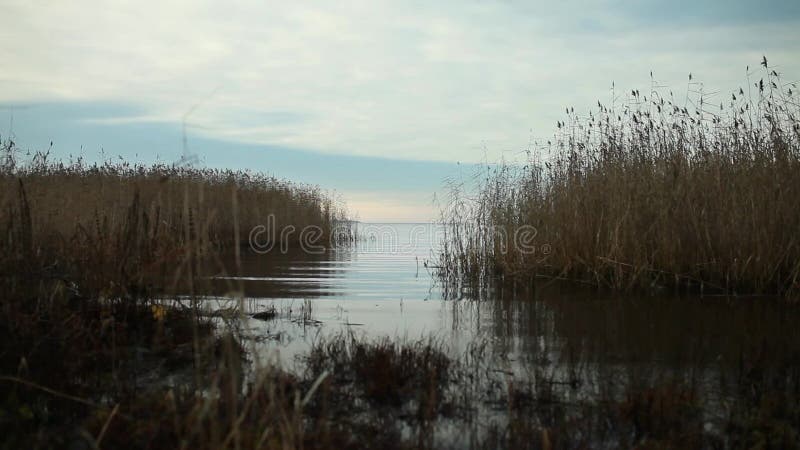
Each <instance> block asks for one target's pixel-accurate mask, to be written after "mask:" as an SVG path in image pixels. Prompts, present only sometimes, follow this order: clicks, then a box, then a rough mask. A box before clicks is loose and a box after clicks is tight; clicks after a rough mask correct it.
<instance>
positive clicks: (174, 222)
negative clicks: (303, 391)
mask: <svg viewBox="0 0 800 450" xmlns="http://www.w3.org/2000/svg"><path fill="white" fill-rule="evenodd" d="M19 153H20V152H19V151H18V149H17V148H16V147H15V145H14V143H13V142H11V141H5V142H4V143H3V146H2V153H0V187H2V188H1V189H0V232H1V233H2V234H0V430H2V431H0V435H2V436H3V439H0V448H20V447H25V448H66V447H72V448H99V447H106V448H108V447H118V446H120V445H126V446H128V445H130V446H133V447H137V446H138V447H142V448H149V447H152V445H156V443H153V442H152V441H149V439H150V437H149V436H155V437H156V439H157V440H160V441H161V443H159V444H158V445H161V446H163V448H177V447H180V446H181V445H188V444H186V443H195V444H196V445H192V447H193V448H197V447H199V448H225V447H231V448H233V447H237V448H238V446H239V443H240V440H241V439H243V437H242V433H244V431H242V430H241V429H240V428H238V426H239V423H238V422H236V421H237V420H239V417H238V416H235V417H231V416H230V411H231V408H234V409H235V408H238V407H240V406H241V405H242V404H243V403H239V402H244V400H243V397H242V396H241V387H242V386H243V385H244V382H243V381H241V379H242V376H243V375H242V374H243V369H242V367H243V350H242V347H241V345H240V343H239V342H240V339H238V338H237V336H235V335H234V334H232V333H234V332H235V331H236V330H235V327H231V329H230V330H229V329H227V328H224V329H216V331H215V328H218V327H217V326H216V325H215V323H214V321H213V320H212V318H209V317H204V316H202V315H201V314H200V311H201V308H200V305H199V303H200V302H199V294H202V292H203V289H204V288H205V287H204V286H205V285H206V284H208V283H209V281H208V279H209V277H210V276H211V275H214V274H219V273H223V274H224V273H228V272H230V273H236V271H237V270H238V268H237V267H236V265H235V264H233V265H231V264H227V265H226V264H224V263H222V261H223V258H221V255H222V254H223V253H227V252H232V253H236V254H237V255H238V254H239V252H240V249H239V248H240V246H241V245H242V244H245V243H247V239H248V233H249V231H250V229H251V228H252V227H253V226H256V225H270V226H274V227H276V228H281V227H289V226H294V227H295V229H296V230H298V232H299V230H301V229H302V228H303V227H306V226H316V227H318V229H319V230H321V233H322V235H321V236H318V237H319V238H320V243H321V244H325V243H326V242H327V241H326V239H327V237H328V236H330V233H331V229H332V227H333V224H334V223H335V221H336V220H337V219H338V218H340V217H341V216H342V215H343V212H342V210H341V208H340V207H338V206H337V205H336V204H335V202H334V201H333V200H331V199H330V198H329V197H327V196H326V195H323V194H322V193H321V192H320V191H319V189H317V188H316V187H313V186H303V185H297V184H292V183H288V182H284V181H281V180H277V179H275V178H272V177H267V176H264V175H260V174H254V173H249V172H234V171H217V170H210V169H199V168H192V167H177V166H165V165H153V166H142V165H129V164H126V163H124V162H121V163H110V162H109V163H105V164H93V165H88V164H85V163H83V162H82V161H80V160H79V161H74V162H70V163H63V162H58V161H55V162H54V161H51V160H50V159H49V154H48V153H47V152H39V153H36V154H34V156H33V157H32V158H30V159H28V160H27V161H25V162H21V161H20V159H18V156H19ZM272 217H274V222H270V220H272V219H271V218H272ZM298 237H299V235H297V234H295V235H294V236H293V237H292V239H289V240H287V241H286V242H287V244H288V245H289V246H293V245H298V242H297V240H296V239H297V238H298ZM276 251H277V250H276ZM236 259H238V258H236ZM229 291H230V292H234V293H235V292H236V291H237V287H236V286H231V289H230V290H229ZM232 295H234V296H235V294H232ZM187 299H188V301H187ZM270 373H272V372H270V371H265V373H264V374H263V376H264V377H267V378H265V379H270V380H272V381H270V383H269V386H268V389H271V390H268V392H266V391H265V392H264V395H263V396H262V397H258V398H250V399H249V400H247V402H246V405H256V406H257V407H258V408H260V411H263V412H264V414H269V413H268V411H277V412H279V413H280V414H283V416H281V417H282V419H280V420H277V421H272V419H271V417H272V416H271V415H269V416H259V417H260V418H259V419H253V420H262V422H259V423H263V420H266V419H265V417H270V423H271V424H274V426H276V427H279V430H278V431H276V432H275V433H276V435H277V437H274V436H272V435H270V436H268V438H269V439H267V441H265V442H266V443H265V442H264V441H262V442H261V444H263V445H261V446H262V447H264V448H278V447H280V448H286V447H295V446H299V445H302V444H301V443H298V442H295V441H293V440H292V439H294V436H295V435H294V434H293V433H294V432H295V431H296V425H297V423H298V422H297V421H296V417H297V416H296V414H295V413H294V411H295V410H294V409H293V408H294V406H292V405H293V404H292V403H291V402H290V401H289V400H286V399H284V398H283V397H282V396H281V395H279V394H275V393H274V390H275V389H278V388H279V387H280V386H281V383H282V382H283V381H281V382H279V381H276V380H273V379H272V378H269V377H271V376H272V375H270ZM276 376H278V375H276ZM169 380H172V381H169ZM281 380H284V379H283V378H281ZM284 381H286V380H284ZM264 382H265V381H264ZM287 382H288V381H287ZM265 389H267V388H265ZM281 392H282V391H281ZM273 394H274V395H273ZM237 405H238V406H237ZM287 405H288V406H287ZM277 412H276V414H277ZM163 417H169V418H170V421H169V422H166V421H164V420H161V419H162V418H163ZM173 419H174V420H173ZM120 427H122V429H124V430H125V433H126V434H124V435H120V434H115V433H116V432H117V430H119V429H120ZM198 427H202V428H201V429H199V430H198ZM281 427H282V428H281ZM293 427H295V428H293ZM256 428H258V427H256V426H255V424H254V425H253V427H252V428H251V431H252V432H253V433H255V431H254V430H255V429H256ZM258 429H259V430H260V431H259V433H261V432H262V431H263V428H258ZM248 436H249V435H248ZM126 437H130V438H131V440H126ZM234 437H235V439H234ZM262 437H263V435H262V434H259V435H258V436H256V437H252V436H250V438H252V439H259V438H262ZM182 443H183V444H182ZM254 443H255V441H253V442H251V444H254ZM201 444H202V445H201ZM203 445H206V447H203ZM251 447H255V445H251Z"/></svg>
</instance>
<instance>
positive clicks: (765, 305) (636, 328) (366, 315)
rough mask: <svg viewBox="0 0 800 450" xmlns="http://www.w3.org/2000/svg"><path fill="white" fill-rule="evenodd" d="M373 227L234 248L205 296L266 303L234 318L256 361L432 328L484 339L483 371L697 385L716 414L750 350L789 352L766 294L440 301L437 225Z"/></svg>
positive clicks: (573, 395) (571, 388)
mask: <svg viewBox="0 0 800 450" xmlns="http://www.w3.org/2000/svg"><path fill="white" fill-rule="evenodd" d="M387 229H390V230H393V231H392V232H386V230H387ZM373 230H381V231H380V232H378V231H368V232H364V230H363V229H362V230H361V231H362V234H361V235H362V240H361V241H359V243H358V245H354V246H353V247H352V248H340V249H337V250H333V251H329V252H326V253H324V254H321V255H313V254H304V253H299V252H295V253H288V254H281V253H280V252H274V253H271V254H266V255H262V254H257V253H254V252H243V253H242V255H241V264H240V265H238V268H237V269H236V271H238V273H227V272H220V273H217V274H216V276H214V277H211V279H210V282H211V290H210V292H209V295H208V296H207V297H206V300H207V304H208V305H210V307H211V308H212V309H218V308H225V307H226V303H230V302H232V300H229V298H230V296H231V293H232V292H236V293H240V294H241V298H242V300H241V304H240V305H241V306H242V307H243V309H244V312H245V313H247V314H252V313H257V312H262V311H266V310H269V309H270V308H274V309H275V311H276V316H277V317H278V319H276V320H266V321H265V320H258V319H255V318H252V317H249V316H245V318H244V328H245V330H246V331H247V334H248V335H249V336H250V339H249V343H248V345H249V346H250V349H251V352H252V353H253V355H254V357H255V359H257V360H262V361H263V360H267V359H269V360H273V361H278V362H279V363H280V364H282V365H284V366H285V367H287V368H291V367H294V366H295V364H296V362H297V360H298V357H299V356H300V355H304V354H306V353H307V351H308V349H309V348H310V346H311V345H312V344H313V342H315V341H317V340H319V339H321V338H323V337H325V336H330V335H332V334H337V333H342V332H345V333H355V334H357V335H364V336H366V337H367V338H379V337H384V336H390V337H394V338H398V339H410V340H415V339H419V338H424V337H428V336H434V338H435V339H437V340H438V341H440V342H441V343H442V344H443V345H444V346H445V348H446V349H447V350H448V351H449V352H451V354H452V355H453V356H454V357H462V356H463V355H465V354H466V353H467V352H468V351H474V348H475V347H474V346H475V345H481V346H483V347H482V348H483V350H482V353H481V355H483V356H485V360H484V361H482V362H481V363H482V364H484V368H485V369H486V370H487V371H489V372H491V373H493V374H496V376H497V377H500V378H503V377H511V378H516V379H520V380H533V379H543V380H546V383H547V386H550V387H551V388H552V387H553V386H556V387H557V388H558V389H559V392H560V395H562V396H563V397H564V398H566V399H569V400H571V401H577V400H580V399H600V398H605V399H608V398H621V397H622V396H624V395H625V392H626V388H627V387H628V386H632V385H637V384H643V385H647V384H653V383H654V381H653V380H656V379H673V380H681V381H682V382H687V383H689V384H690V385H691V386H693V387H694V388H696V389H697V392H698V393H699V395H698V396H699V397H700V398H701V399H702V401H703V402H704V404H706V405H709V408H710V410H713V411H715V413H714V414H716V415H723V413H724V411H723V408H722V406H720V405H722V404H723V403H724V402H723V400H724V398H725V397H726V396H729V395H733V394H732V393H731V390H732V389H735V386H737V385H736V383H733V382H731V380H735V379H736V377H739V378H741V376H743V375H742V374H743V373H746V372H745V370H746V369H747V367H746V366H747V365H748V364H752V363H753V358H762V359H760V360H758V364H763V365H765V367H766V366H768V365H769V364H770V361H772V362H775V363H778V362H780V361H785V360H788V359H789V358H791V357H792V356H791V355H796V354H798V353H799V352H800V332H799V331H798V327H797V326H796V324H797V323H798V319H800V311H799V310H798V308H797V307H795V306H792V305H787V304H784V303H780V302H776V301H772V300H770V299H763V298H762V299H760V298H749V299H735V300H727V299H722V298H708V297H706V298H696V297H693V298H679V297H666V296H652V295H651V296H638V297H630V296H618V295H610V294H602V293H597V292H592V291H588V290H586V289H578V288H575V287H568V286H563V285H562V286H550V287H547V288H544V289H543V288H541V287H539V288H537V289H530V288H529V287H519V288H505V289H497V290H496V291H494V292H492V293H490V294H489V296H488V297H489V298H488V299H484V300H481V301H479V300H474V299H470V298H469V297H468V296H467V297H466V298H463V299H460V300H445V299H444V298H443V297H444V296H443V290H442V289H441V287H440V286H438V285H437V283H436V281H435V279H434V278H433V277H432V274H431V269H430V265H431V264H430V261H431V260H432V257H433V256H434V255H435V253H436V251H437V246H438V245H439V242H440V240H439V239H440V237H441V234H440V230H437V229H436V227H435V226H433V225H423V226H420V225H413V224H412V225H409V224H400V225H382V226H380V227H376V228H373ZM231 258H232V256H231ZM221 266H224V267H237V264H236V263H235V261H234V260H233V259H229V260H227V261H225V262H224V264H222V265H221ZM308 318H310V319H311V320H307V319H308ZM754 355H755V356H754ZM532 374H534V375H532ZM714 405H716V406H714Z"/></svg>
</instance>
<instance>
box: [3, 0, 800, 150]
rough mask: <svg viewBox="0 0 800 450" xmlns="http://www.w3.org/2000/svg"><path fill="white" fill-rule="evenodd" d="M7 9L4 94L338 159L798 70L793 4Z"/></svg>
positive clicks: (459, 140) (511, 138)
mask: <svg viewBox="0 0 800 450" xmlns="http://www.w3.org/2000/svg"><path fill="white" fill-rule="evenodd" d="M4 3H5V6H4V9H5V10H6V12H5V13H4V14H3V16H2V18H0V101H2V102H5V103H14V102H32V101H80V102H92V101H97V102H121V103H134V104H136V105H137V106H138V107H139V108H141V114H140V116H141V117H143V118H145V119H146V120H148V121H161V122H166V123H173V124H174V123H177V124H180V122H181V121H182V120H183V118H184V116H185V115H186V114H187V112H188V111H190V110H191V108H192V106H193V105H199V106H198V107H197V108H196V109H194V111H193V112H192V113H191V115H190V116H189V117H188V118H187V121H188V122H189V123H190V125H191V126H192V127H193V129H194V130H196V132H198V133H201V134H205V135H207V136H208V137H215V138H222V139H228V140H235V141H239V142H244V143H258V144H265V145H277V146H283V147H288V148H302V149H310V150H314V151H318V152H326V153H336V154H352V155H370V156H382V157H390V158H400V159H426V160H449V161H479V160H482V159H484V158H489V159H496V158H498V157H501V156H503V155H506V154H514V153H515V152H519V150H521V149H523V148H525V146H526V145H527V143H528V142H529V140H530V138H531V136H539V137H541V136H547V135H549V134H550V133H551V131H552V128H553V124H554V123H555V121H556V120H558V119H560V118H561V116H560V114H561V111H563V107H564V106H574V107H575V109H576V111H579V110H584V111H585V110H586V109H588V108H589V107H591V105H593V104H595V103H596V100H598V99H602V100H607V99H608V98H610V92H609V87H610V85H611V81H612V80H613V81H616V84H617V86H623V87H628V86H631V87H639V86H645V85H647V84H648V83H649V78H648V74H649V72H650V70H653V71H654V72H655V73H656V76H657V78H658V79H659V81H660V82H662V83H665V84H668V85H669V86H670V87H672V88H675V89H676V90H679V89H681V88H683V87H685V79H686V78H685V77H686V74H687V73H688V72H693V73H694V74H695V76H696V78H698V79H701V80H704V81H706V82H707V84H708V85H709V86H714V87H715V88H720V89H733V88H734V87H736V86H738V83H741V82H743V80H744V66H745V65H747V64H750V65H756V64H757V62H758V60H760V57H761V55H762V54H767V55H768V56H769V57H770V59H771V60H772V61H775V62H776V63H779V64H782V66H781V67H780V69H781V70H783V71H785V72H787V73H789V74H792V75H795V76H796V75H797V74H798V73H800V70H798V69H800V48H798V46H797V45H796V44H797V39H798V32H797V31H796V30H797V29H800V27H798V25H800V21H799V20H798V17H799V16H800V12H799V11H798V7H797V6H796V2H785V1H784V2H772V3H767V4H765V5H763V6H761V7H760V8H753V7H752V6H751V3H747V4H745V3H744V2H740V1H736V2H713V3H708V4H704V5H697V6H695V4H694V3H692V4H688V3H687V4H684V5H678V6H676V5H673V4H667V5H657V4H655V3H646V4H644V6H643V5H642V3H641V2H633V1H594V2H588V3H580V4H577V3H574V4H562V3H557V2H536V3H516V2H511V1H508V2H496V3H488V2H444V3H437V4H430V3H427V2H418V3H417V2H396V3H383V2H380V3H379V2H368V1H339V2H330V3H327V4H315V5H314V6H308V5H299V4H293V3H291V2H274V3H268V2H263V1H243V2H235V4H228V3H234V2H228V3H218V2H210V1H208V2H204V1H191V2H190V1H183V2H152V3H150V2H146V1H117V2H106V3H104V4H103V6H102V7H98V6H97V5H96V4H95V3H93V2H86V1H75V2H35V1H29V0H27V1H6V2H4ZM579 5H580V6H579ZM708 5H711V6H708ZM93 119H94V120H97V121H100V122H102V121H109V122H110V123H113V122H114V121H118V120H127V119H125V118H124V117H123V118H119V117H115V116H111V115H108V116H104V115H100V116H99V117H94V118H93Z"/></svg>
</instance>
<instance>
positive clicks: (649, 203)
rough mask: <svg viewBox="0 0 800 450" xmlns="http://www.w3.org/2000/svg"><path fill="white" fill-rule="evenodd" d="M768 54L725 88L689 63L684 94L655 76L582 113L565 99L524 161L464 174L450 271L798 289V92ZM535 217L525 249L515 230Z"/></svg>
mask: <svg viewBox="0 0 800 450" xmlns="http://www.w3.org/2000/svg"><path fill="white" fill-rule="evenodd" d="M761 65H762V67H761V69H760V72H758V73H756V74H751V73H748V83H747V85H746V86H744V87H742V88H740V89H738V90H736V91H735V92H732V93H728V94H725V95H722V94H718V95H717V96H710V95H708V94H706V93H705V92H706V91H705V90H704V88H703V85H702V84H701V83H697V82H695V81H692V80H691V76H690V81H689V84H688V87H687V93H686V96H685V97H677V96H675V95H673V94H672V92H669V93H667V92H664V90H663V89H659V88H657V87H656V85H655V82H653V88H652V89H651V92H649V93H641V92H639V91H638V90H633V91H630V92H629V93H627V95H626V100H625V101H624V102H622V103H621V104H620V103H617V102H615V103H614V104H612V105H610V106H607V105H603V104H602V103H599V102H598V104H597V108H596V109H594V110H593V111H591V112H589V113H588V115H585V116H581V115H578V114H576V113H575V112H574V111H575V110H574V108H568V109H567V113H566V118H565V120H564V121H563V122H562V121H559V122H558V124H557V132H556V133H555V135H554V138H553V139H552V140H550V141H548V142H547V143H546V144H543V145H542V146H541V147H539V148H537V149H536V151H534V152H531V153H530V158H529V161H528V163H527V164H526V165H524V166H520V165H510V164H501V165H500V166H497V167H494V168H489V169H487V173H486V175H485V176H484V177H482V182H481V183H480V187H479V189H478V192H477V194H475V195H473V193H472V192H469V191H468V190H467V189H464V188H463V187H461V186H455V188H454V195H453V197H452V202H451V203H450V205H448V207H446V208H445V210H444V213H443V215H444V220H445V222H446V223H448V224H449V226H448V239H447V245H446V246H445V248H444V251H443V254H442V255H441V259H442V261H441V266H442V267H443V271H442V274H443V275H444V276H445V277H450V278H451V279H455V280H461V281H464V280H466V281H469V282H471V283H475V282H478V283H480V282H482V281H486V280H490V279H495V278H496V277H497V276H503V277H525V278H530V277H539V278H551V279H552V278H567V279H572V280H576V281H580V282H584V283H590V284H593V285H596V286H601V287H609V288H613V289H619V290H629V289H635V288H642V287H645V288H650V287H656V288H670V289H676V290H683V289H687V288H688V289H690V290H705V291H706V292H707V291H708V290H714V291H716V292H724V293H728V294H732V293H739V294H743V293H748V294H783V295H786V294H790V293H793V292H796V291H797V290H798V287H800V286H798V281H800V232H798V230H800V103H799V102H800V98H798V94H797V92H796V91H797V87H796V85H795V83H787V82H785V81H784V80H783V79H782V78H781V76H780V74H778V72H777V71H776V70H773V69H772V68H771V67H770V66H769V65H768V63H767V60H766V58H765V59H764V60H763V61H762V64H761ZM712 102H713V103H712ZM525 226H527V227H531V228H529V229H528V231H529V234H528V236H527V237H528V239H527V240H526V242H525V244H527V247H528V249H527V250H525V251H523V250H521V246H520V245H518V244H519V242H517V243H516V244H517V245H515V242H514V233H515V232H516V231H517V230H520V229H522V228H524V227H525ZM533 230H535V231H533ZM531 237H534V238H533V239H530V238H531ZM518 238H519V239H518V241H519V240H525V239H524V236H521V235H518Z"/></svg>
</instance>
